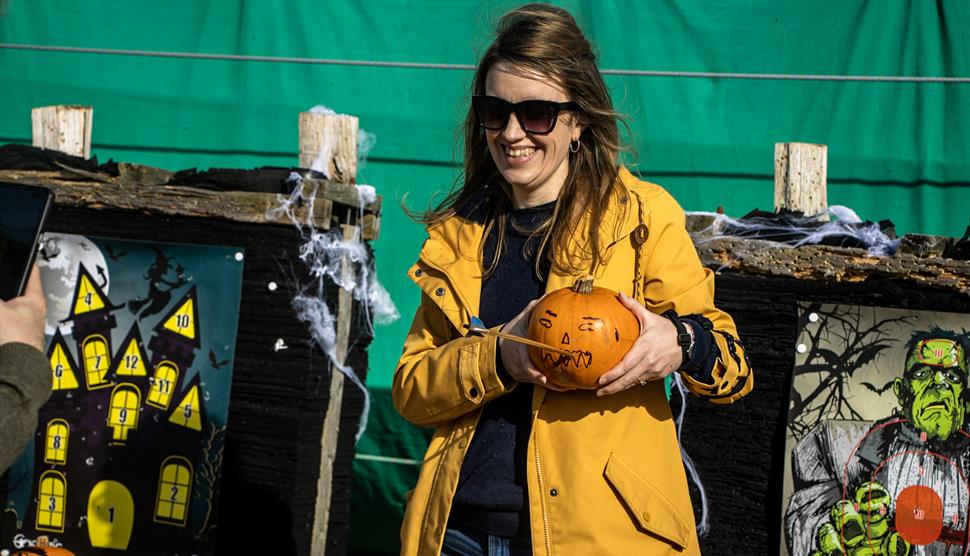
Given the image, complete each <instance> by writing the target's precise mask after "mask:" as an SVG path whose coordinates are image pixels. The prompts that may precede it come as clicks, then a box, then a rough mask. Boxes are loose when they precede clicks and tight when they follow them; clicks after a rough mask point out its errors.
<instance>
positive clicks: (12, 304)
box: [0, 265, 47, 351]
mask: <svg viewBox="0 0 970 556" xmlns="http://www.w3.org/2000/svg"><path fill="white" fill-rule="evenodd" d="M46 307H47V305H46V303H45V301H44V290H43V288H41V284H40V270H39V269H38V268H37V266H36V265H34V267H33V269H32V270H31V272H30V280H29V281H28V282H27V289H26V290H25V291H24V295H22V296H20V297H15V298H13V299H11V300H10V301H3V300H0V346H2V345H4V344H8V343H12V342H21V343H24V344H27V345H30V346H33V347H35V348H37V349H38V350H40V351H44V313H45V311H46Z"/></svg>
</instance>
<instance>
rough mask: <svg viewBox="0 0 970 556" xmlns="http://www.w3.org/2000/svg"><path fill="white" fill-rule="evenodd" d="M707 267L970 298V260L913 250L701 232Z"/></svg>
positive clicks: (698, 241) (699, 241) (700, 245)
mask: <svg viewBox="0 0 970 556" xmlns="http://www.w3.org/2000/svg"><path fill="white" fill-rule="evenodd" d="M695 246H696V247H697V252H698V254H699V255H700V257H701V261H702V262H703V263H704V265H705V266H707V267H709V268H711V269H714V270H715V271H717V272H720V271H723V270H734V271H738V272H743V273H747V274H761V275H768V276H784V277H791V278H797V279H800V280H811V281H825V282H865V281H869V280H878V279H881V278H891V279H896V280H903V281H907V282H912V283H915V284H920V285H925V286H931V287H936V288H940V289H944V290H949V291H953V292H956V293H959V294H962V295H966V296H970V262H968V261H960V260H953V259H944V258H941V257H927V258H919V257H916V256H914V255H911V254H899V255H896V256H893V257H881V256H875V255H870V254H869V253H868V252H867V251H865V250H864V249H856V248H847V247H831V246H827V245H806V246H801V247H797V248H795V247H789V246H787V245H784V244H779V243H774V242H770V241H765V240H760V239H742V238H730V237H714V238H711V237H701V236H695Z"/></svg>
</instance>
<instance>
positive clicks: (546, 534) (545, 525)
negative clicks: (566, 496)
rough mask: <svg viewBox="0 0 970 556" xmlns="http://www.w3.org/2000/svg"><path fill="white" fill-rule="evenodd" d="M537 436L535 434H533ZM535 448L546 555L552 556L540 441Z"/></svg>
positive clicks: (536, 440) (535, 443)
mask: <svg viewBox="0 0 970 556" xmlns="http://www.w3.org/2000/svg"><path fill="white" fill-rule="evenodd" d="M532 426H533V429H532V430H533V431H535V423H533V425H532ZM533 434H535V432H533ZM533 448H534V450H535V457H536V480H537V481H538V483H539V508H540V510H541V511H542V538H543V540H544V541H545V543H546V555H547V556H548V555H549V554H551V552H550V550H549V518H548V516H546V491H545V490H543V489H542V464H541V463H539V439H538V438H536V439H535V441H534V443H533Z"/></svg>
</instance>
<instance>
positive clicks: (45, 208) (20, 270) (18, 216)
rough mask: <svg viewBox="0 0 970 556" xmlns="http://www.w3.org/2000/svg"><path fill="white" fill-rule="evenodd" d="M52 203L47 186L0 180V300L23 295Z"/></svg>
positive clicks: (52, 199) (51, 194) (51, 196)
mask: <svg viewBox="0 0 970 556" xmlns="http://www.w3.org/2000/svg"><path fill="white" fill-rule="evenodd" d="M53 203H54V194H53V193H51V191H50V190H49V189H45V188H43V187H33V186H29V185H20V184H16V183H5V182H0V299H3V300H4V301H7V300H10V299H13V298H15V297H18V296H20V295H23V293H24V289H25V288H26V287H27V279H28V278H29V277H30V269H31V267H32V266H33V264H34V256H35V255H36V254H37V242H38V240H39V239H40V232H41V230H43V228H44V222H45V221H46V220H47V213H48V212H50V208H51V205H52V204H53Z"/></svg>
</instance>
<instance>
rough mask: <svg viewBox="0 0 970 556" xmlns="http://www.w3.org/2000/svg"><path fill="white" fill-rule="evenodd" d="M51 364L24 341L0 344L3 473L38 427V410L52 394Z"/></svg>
mask: <svg viewBox="0 0 970 556" xmlns="http://www.w3.org/2000/svg"><path fill="white" fill-rule="evenodd" d="M51 382H52V377H51V370H50V364H49V363H48V361H47V358H46V357H45V356H44V354H43V353H41V352H40V351H38V350H37V349H36V348H34V347H31V346H28V345H27V344H21V343H9V344H4V345H2V346H0V473H2V472H3V471H6V469H7V468H8V467H9V466H10V464H12V463H13V462H14V460H15V459H17V456H19V455H20V452H21V451H23V449H24V446H26V445H27V441H28V440H29V439H30V436H31V435H32V434H34V431H35V430H36V429H37V410H38V409H40V406H42V405H44V402H46V401H47V398H49V397H50V395H51Z"/></svg>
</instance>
